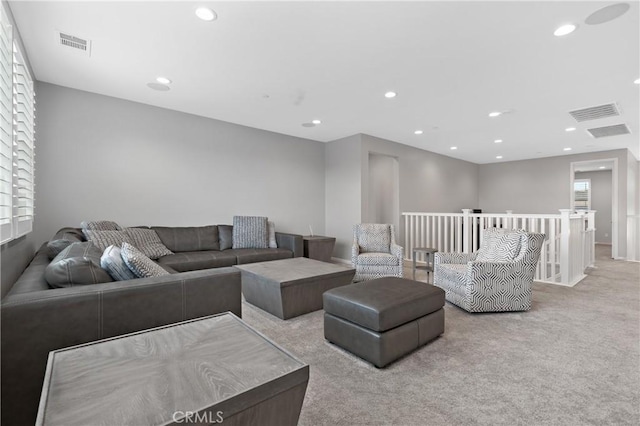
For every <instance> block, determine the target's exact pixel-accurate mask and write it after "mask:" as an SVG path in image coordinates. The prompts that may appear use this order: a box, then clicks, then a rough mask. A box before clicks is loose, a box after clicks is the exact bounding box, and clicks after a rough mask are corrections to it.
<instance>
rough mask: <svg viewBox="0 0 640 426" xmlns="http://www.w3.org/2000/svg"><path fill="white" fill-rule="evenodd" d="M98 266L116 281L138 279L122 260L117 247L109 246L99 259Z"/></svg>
mask: <svg viewBox="0 0 640 426" xmlns="http://www.w3.org/2000/svg"><path fill="white" fill-rule="evenodd" d="M100 266H101V267H102V269H104V270H105V271H107V272H108V273H109V275H111V278H113V279H114V280H116V281H124V280H133V279H136V278H138V277H137V276H136V274H134V273H133V272H132V271H131V269H129V267H128V266H127V264H126V263H125V262H124V260H123V259H122V254H121V249H120V247H118V246H109V247H107V248H106V249H105V251H104V252H103V253H102V257H100Z"/></svg>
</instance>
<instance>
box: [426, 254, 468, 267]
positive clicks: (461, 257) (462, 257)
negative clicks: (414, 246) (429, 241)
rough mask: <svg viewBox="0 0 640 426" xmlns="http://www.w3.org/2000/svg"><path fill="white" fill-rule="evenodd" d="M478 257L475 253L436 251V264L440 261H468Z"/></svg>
mask: <svg viewBox="0 0 640 426" xmlns="http://www.w3.org/2000/svg"><path fill="white" fill-rule="evenodd" d="M475 259H476V254H475V253H442V252H436V254H435V256H434V261H433V263H434V266H435V265H438V264H440V263H467V262H471V261H473V260H475Z"/></svg>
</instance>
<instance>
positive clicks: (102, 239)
mask: <svg viewBox="0 0 640 426" xmlns="http://www.w3.org/2000/svg"><path fill="white" fill-rule="evenodd" d="M83 232H84V235H85V236H86V237H87V240H89V241H91V242H92V243H94V244H95V245H96V246H97V247H98V248H99V249H100V251H101V252H103V251H104V250H105V249H106V248H107V247H109V246H111V245H115V246H118V247H120V246H121V245H122V243H129V244H132V243H133V241H131V238H129V234H127V233H126V232H125V231H91V230H88V229H85V230H83Z"/></svg>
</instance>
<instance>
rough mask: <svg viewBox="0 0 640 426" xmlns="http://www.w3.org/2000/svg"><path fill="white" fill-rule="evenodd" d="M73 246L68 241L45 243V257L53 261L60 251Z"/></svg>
mask: <svg viewBox="0 0 640 426" xmlns="http://www.w3.org/2000/svg"><path fill="white" fill-rule="evenodd" d="M71 244H73V241H70V240H51V241H49V242H48V243H47V256H48V257H49V260H53V259H54V258H55V257H56V256H57V255H59V254H60V252H62V250H64V249H66V248H67V247H69V246H70V245H71Z"/></svg>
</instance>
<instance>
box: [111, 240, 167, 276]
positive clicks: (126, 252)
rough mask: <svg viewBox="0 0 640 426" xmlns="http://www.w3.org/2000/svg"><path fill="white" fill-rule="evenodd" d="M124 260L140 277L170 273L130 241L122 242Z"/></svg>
mask: <svg viewBox="0 0 640 426" xmlns="http://www.w3.org/2000/svg"><path fill="white" fill-rule="evenodd" d="M121 255H122V260H124V263H126V264H127V266H128V267H129V269H131V272H133V273H134V274H135V275H136V277H138V278H148V277H160V276H162V275H169V273H168V272H167V271H165V270H164V269H162V267H161V266H160V265H158V264H157V263H155V262H154V261H153V260H151V259H149V258H148V257H147V256H145V255H144V253H142V252H141V251H140V250H138V249H137V248H135V247H134V246H132V245H131V244H129V243H122V252H121Z"/></svg>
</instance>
